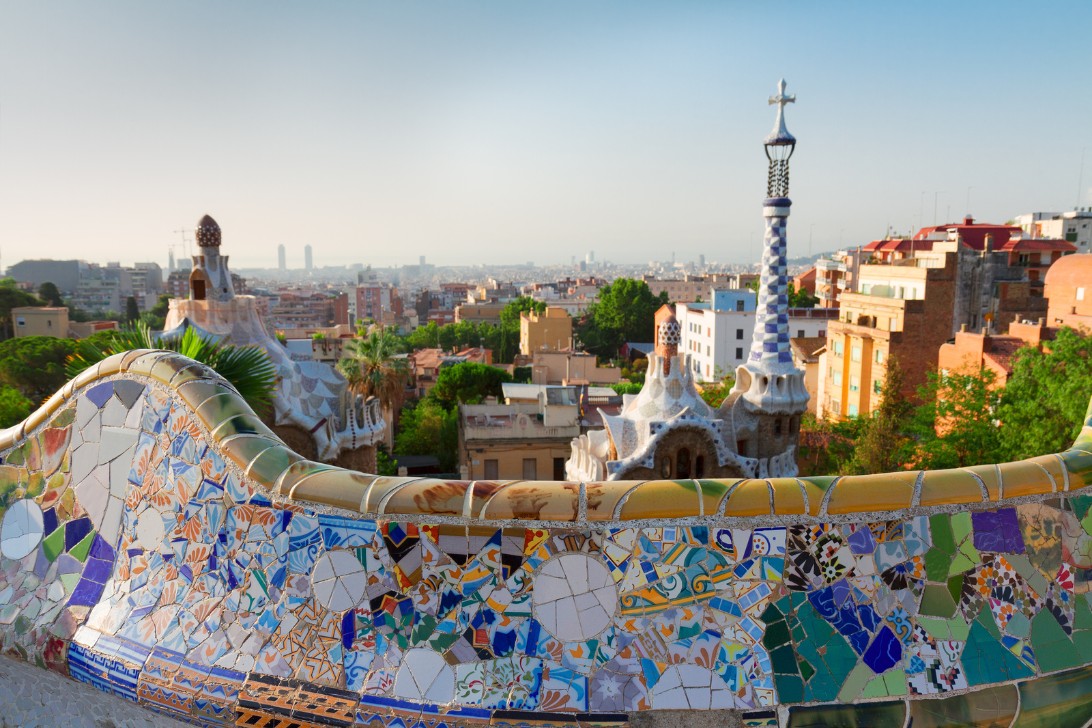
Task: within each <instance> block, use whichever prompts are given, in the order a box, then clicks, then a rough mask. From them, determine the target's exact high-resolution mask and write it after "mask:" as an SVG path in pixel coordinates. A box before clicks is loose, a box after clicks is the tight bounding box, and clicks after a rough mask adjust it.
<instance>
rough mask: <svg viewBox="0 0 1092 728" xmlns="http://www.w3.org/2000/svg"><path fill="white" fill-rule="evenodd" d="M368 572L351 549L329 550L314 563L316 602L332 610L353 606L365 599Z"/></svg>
mask: <svg viewBox="0 0 1092 728" xmlns="http://www.w3.org/2000/svg"><path fill="white" fill-rule="evenodd" d="M367 584H368V575H367V573H366V572H365V570H364V566H363V564H361V563H360V561H359V560H358V559H357V558H356V555H354V554H353V552H352V551H346V550H344V549H342V550H339V551H328V552H326V553H325V554H324V555H323V556H321V557H319V559H318V560H317V561H316V562H315V568H314V569H313V570H312V571H311V589H312V590H313V591H314V593H315V599H317V600H318V603H319V604H321V605H322V606H324V607H326V608H327V609H329V610H330V611H332V612H344V611H345V610H347V609H352V608H353V607H355V606H356V605H357V604H359V603H360V600H361V599H363V598H364V589H365V587H366V586H367Z"/></svg>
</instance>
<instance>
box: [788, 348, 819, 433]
mask: <svg viewBox="0 0 1092 728" xmlns="http://www.w3.org/2000/svg"><path fill="white" fill-rule="evenodd" d="M789 346H790V347H791V348H792V362H793V364H795V365H796V368H797V369H799V370H801V371H802V372H804V389H806V390H808V395H809V397H808V412H811V413H812V414H813V415H814V414H816V412H817V411H818V404H819V359H820V357H821V356H822V354H823V351H824V350H825V349H826V346H827V339H826V337H825V336H804V337H793V338H792V339H790V340H789Z"/></svg>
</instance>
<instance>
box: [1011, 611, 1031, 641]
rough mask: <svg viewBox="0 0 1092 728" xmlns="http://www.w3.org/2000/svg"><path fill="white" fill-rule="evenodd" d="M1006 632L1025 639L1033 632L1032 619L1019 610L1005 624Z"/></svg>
mask: <svg viewBox="0 0 1092 728" xmlns="http://www.w3.org/2000/svg"><path fill="white" fill-rule="evenodd" d="M1005 632H1006V633H1007V634H1010V635H1012V636H1013V637H1019V638H1020V639H1024V638H1026V637H1027V636H1028V635H1029V634H1031V620H1030V619H1028V618H1027V615H1025V614H1024V613H1023V612H1017V613H1016V614H1014V615H1012V617H1011V618H1010V619H1009V623H1008V624H1007V625H1005Z"/></svg>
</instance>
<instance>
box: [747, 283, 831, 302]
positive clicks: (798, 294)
mask: <svg viewBox="0 0 1092 728" xmlns="http://www.w3.org/2000/svg"><path fill="white" fill-rule="evenodd" d="M760 284H761V282H760V281H759V280H758V279H757V278H756V279H755V280H753V281H751V282H750V283H748V284H747V287H748V288H750V289H751V290H752V291H754V292H755V293H758V287H759V285H760ZM788 294H789V308H815V304H817V303H819V297H818V296H813V295H811V294H810V293H808V292H807V291H806V290H804V289H803V288H801V289H800V290H799V291H798V290H796V284H795V283H794V282H792V281H789V290H788Z"/></svg>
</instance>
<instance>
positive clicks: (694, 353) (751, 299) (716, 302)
mask: <svg viewBox="0 0 1092 728" xmlns="http://www.w3.org/2000/svg"><path fill="white" fill-rule="evenodd" d="M707 295H708V298H709V300H708V302H706V303H680V304H678V305H677V306H676V307H675V312H676V313H675V315H676V317H677V319H678V321H679V325H680V326H681V327H682V339H681V341H680V343H679V353H685V354H686V355H687V358H688V362H689V364H688V365H689V367H690V369H691V371H692V373H693V375H694V379H695V381H697V382H715V381H719V380H720V379H722V378H723V377H724V376H725V375H726V374H731V373H732V372H734V371H735V369H736V367H738V366H739V365H741V364H743V363H744V362H745V361H747V355H748V353H749V352H750V348H751V339H752V337H753V336H754V330H755V316H756V311H755V307H756V303H757V296H756V295H755V293H754V291H751V290H747V289H738V288H736V289H719V290H718V289H712V290H710V291H707ZM788 314H789V333H790V335H791V336H793V337H820V336H826V335H827V324H828V323H829V322H830V321H832V320H833V319H834V318H836V317H837V315H838V311H837V310H832V309H819V308H791V309H789V312H788Z"/></svg>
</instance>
